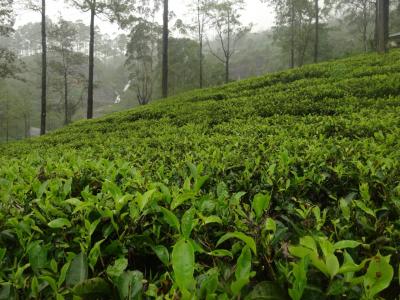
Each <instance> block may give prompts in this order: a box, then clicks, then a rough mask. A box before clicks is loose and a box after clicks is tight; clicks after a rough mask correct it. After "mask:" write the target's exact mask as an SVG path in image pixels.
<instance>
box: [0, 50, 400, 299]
mask: <svg viewBox="0 0 400 300" xmlns="http://www.w3.org/2000/svg"><path fill="white" fill-rule="evenodd" d="M399 266H400V52H399V51H392V52H391V53H390V54H388V55H385V56H380V55H376V54H372V55H362V56H356V57H351V58H348V59H344V60H339V61H335V62H328V63H322V64H318V65H310V66H306V67H303V68H300V69H295V70H290V71H285V72H281V73H277V74H272V75H267V76H265V77H261V78H254V79H249V80H244V81H239V82H235V83H232V84H229V85H226V86H222V87H218V88H214V89H208V90H203V91H193V92H189V93H186V94H182V95H179V96H177V97H173V98H170V99H168V100H165V101H158V102H156V103H154V104H152V105H149V106H145V107H141V108H138V109H133V110H130V111H126V112H123V113H117V114H113V115H110V116H107V117H104V118H101V119H97V120H92V121H82V122H77V123H75V124H73V125H71V126H69V127H67V128H64V129H62V130H59V131H56V132H53V133H51V134H48V135H47V136H44V137H41V138H34V139H30V140H26V141H22V142H16V143H12V144H3V145H0V299H247V300H251V299H280V300H281V299H294V300H298V299H390V300H392V299H399V294H400V282H399V281H400V279H399V272H400V267H399Z"/></svg>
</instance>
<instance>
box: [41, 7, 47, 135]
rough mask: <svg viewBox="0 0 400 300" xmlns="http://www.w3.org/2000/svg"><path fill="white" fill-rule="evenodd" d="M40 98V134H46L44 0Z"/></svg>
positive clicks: (43, 8) (44, 10) (43, 10)
mask: <svg viewBox="0 0 400 300" xmlns="http://www.w3.org/2000/svg"><path fill="white" fill-rule="evenodd" d="M41 14H42V23H41V27H42V28H41V32H42V97H41V115H40V134H41V135H43V134H45V133H46V115H47V34H46V0H42V9H41Z"/></svg>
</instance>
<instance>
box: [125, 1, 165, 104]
mask: <svg viewBox="0 0 400 300" xmlns="http://www.w3.org/2000/svg"><path fill="white" fill-rule="evenodd" d="M157 10H158V8H157V6H155V7H154V9H153V10H150V11H149V12H148V14H147V18H139V19H137V21H136V22H135V24H134V25H133V27H132V29H131V32H130V35H129V42H128V45H127V61H126V65H127V66H128V68H129V71H130V79H131V82H132V84H131V87H132V88H134V89H135V91H136V96H137V100H138V102H139V104H140V105H146V104H148V103H149V102H150V100H151V98H152V95H153V88H154V77H155V65H156V61H155V60H156V59H157V48H158V47H157V46H158V41H159V39H160V37H161V28H160V26H159V25H158V24H157V23H156V22H155V13H156V12H157Z"/></svg>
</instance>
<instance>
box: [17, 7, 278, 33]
mask: <svg viewBox="0 0 400 300" xmlns="http://www.w3.org/2000/svg"><path fill="white" fill-rule="evenodd" d="M188 3H190V0H170V8H171V10H173V11H174V12H175V14H176V16H177V18H181V19H183V20H184V21H189V20H190V16H188V13H187V4H188ZM245 3H246V6H245V10H244V11H243V13H242V16H243V17H242V21H243V22H244V23H253V24H254V26H253V31H260V30H263V29H266V28H269V27H271V26H272V25H273V22H274V19H273V14H272V10H271V8H269V7H267V6H266V4H263V3H261V2H260V1H259V0H245ZM47 14H48V15H49V16H50V17H51V18H52V19H54V20H56V19H58V18H59V17H60V16H61V15H62V16H63V18H64V19H66V20H70V21H75V20H79V19H80V20H83V21H84V22H85V23H88V22H87V21H88V20H89V13H82V12H80V11H79V10H77V9H74V8H71V7H69V6H67V5H66V4H65V1H63V0H47ZM188 19H189V20H188ZM39 21H40V15H39V13H35V12H30V11H26V10H25V11H22V10H21V9H18V8H17V20H16V26H20V25H23V24H26V23H29V22H39ZM97 25H98V26H99V27H100V29H101V31H102V32H103V33H108V34H111V35H114V34H115V33H116V32H117V31H118V27H117V26H115V25H110V24H109V23H108V22H105V21H102V20H99V19H98V20H97Z"/></svg>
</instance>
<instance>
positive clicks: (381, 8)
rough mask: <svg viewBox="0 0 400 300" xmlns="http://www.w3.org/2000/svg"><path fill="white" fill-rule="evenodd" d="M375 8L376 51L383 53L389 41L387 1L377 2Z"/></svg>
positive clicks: (378, 0)
mask: <svg viewBox="0 0 400 300" xmlns="http://www.w3.org/2000/svg"><path fill="white" fill-rule="evenodd" d="M376 7H377V11H376V15H377V17H376V20H377V23H376V34H377V50H378V52H380V53H385V52H387V50H388V40H389V0H377V5H376Z"/></svg>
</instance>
